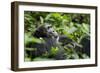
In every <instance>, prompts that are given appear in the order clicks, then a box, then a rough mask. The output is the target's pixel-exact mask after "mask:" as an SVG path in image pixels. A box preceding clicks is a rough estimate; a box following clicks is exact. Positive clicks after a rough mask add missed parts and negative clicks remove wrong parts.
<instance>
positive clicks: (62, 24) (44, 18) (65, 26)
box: [24, 11, 90, 61]
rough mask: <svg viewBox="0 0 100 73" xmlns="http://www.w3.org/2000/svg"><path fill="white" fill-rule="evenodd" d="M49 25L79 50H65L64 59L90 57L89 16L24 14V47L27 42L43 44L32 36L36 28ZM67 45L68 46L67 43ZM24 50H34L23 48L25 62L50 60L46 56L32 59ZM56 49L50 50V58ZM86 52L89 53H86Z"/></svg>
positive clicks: (42, 13)
mask: <svg viewBox="0 0 100 73" xmlns="http://www.w3.org/2000/svg"><path fill="white" fill-rule="evenodd" d="M45 23H49V24H51V25H52V26H53V28H54V29H55V30H56V31H57V33H59V34H60V35H66V36H67V37H68V38H70V39H72V40H73V41H75V42H77V43H78V44H79V45H80V46H81V49H80V48H77V47H73V46H72V48H68V47H66V46H63V48H64V49H66V54H67V58H66V59H86V58H89V57H90V48H89V46H90V45H87V43H88V41H89V42H90V15H89V14H78V13H58V12H32V11H25V12H24V25H25V27H24V30H25V45H27V44H28V43H29V42H43V40H42V39H37V38H34V37H33V36H32V34H33V33H34V32H35V30H36V29H37V27H39V26H41V25H44V24H45ZM67 45H70V43H68V44H67ZM26 50H30V51H32V50H35V49H34V48H30V47H26V46H25V61H37V60H52V59H51V58H48V54H44V55H41V56H40V57H35V58H33V59H31V58H30V56H28V55H27V53H26ZM56 50H57V47H56V48H51V54H52V56H53V55H55V53H56ZM87 51H89V52H88V53H87Z"/></svg>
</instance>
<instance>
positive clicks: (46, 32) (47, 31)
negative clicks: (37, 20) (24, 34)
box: [33, 23, 58, 38]
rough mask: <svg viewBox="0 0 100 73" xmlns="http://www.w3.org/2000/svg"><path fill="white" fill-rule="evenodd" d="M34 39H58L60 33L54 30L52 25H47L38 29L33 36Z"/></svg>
mask: <svg viewBox="0 0 100 73" xmlns="http://www.w3.org/2000/svg"><path fill="white" fill-rule="evenodd" d="M33 36H34V37H37V38H40V37H42V38H57V37H58V33H57V32H56V31H55V30H54V29H53V27H52V26H51V25H50V24H47V23H46V24H45V25H42V26H40V27H38V28H37V29H36V31H35V32H34V34H33Z"/></svg>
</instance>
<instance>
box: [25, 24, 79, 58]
mask: <svg viewBox="0 0 100 73" xmlns="http://www.w3.org/2000/svg"><path fill="white" fill-rule="evenodd" d="M32 36H33V37H35V38H38V39H43V40H44V41H45V42H44V43H29V44H27V45H26V47H29V48H36V50H33V51H29V50H27V51H26V52H27V54H28V55H31V58H34V57H39V56H42V55H43V54H45V53H46V54H48V57H49V58H53V59H56V60H64V59H66V58H67V56H66V51H65V49H64V48H63V47H62V45H63V46H64V45H66V44H68V43H72V44H73V45H74V46H75V45H77V44H76V43H73V41H72V40H71V39H69V38H68V37H66V36H65V35H59V34H58V33H57V32H56V31H55V30H54V29H53V27H52V26H51V25H50V24H45V25H42V26H39V27H38V28H37V29H36V31H35V32H34V33H33V34H32ZM77 46H78V45H77ZM53 47H54V48H57V51H56V54H55V55H53V56H51V55H50V54H51V49H52V48H53Z"/></svg>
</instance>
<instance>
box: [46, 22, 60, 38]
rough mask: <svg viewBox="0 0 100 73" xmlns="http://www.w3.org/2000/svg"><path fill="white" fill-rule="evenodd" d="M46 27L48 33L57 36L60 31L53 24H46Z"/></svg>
mask: <svg viewBox="0 0 100 73" xmlns="http://www.w3.org/2000/svg"><path fill="white" fill-rule="evenodd" d="M44 28H45V29H46V32H47V35H50V36H51V37H54V38H57V36H58V33H57V32H56V31H55V30H54V28H53V27H52V26H51V25H48V24H46V25H45V26H44Z"/></svg>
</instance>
